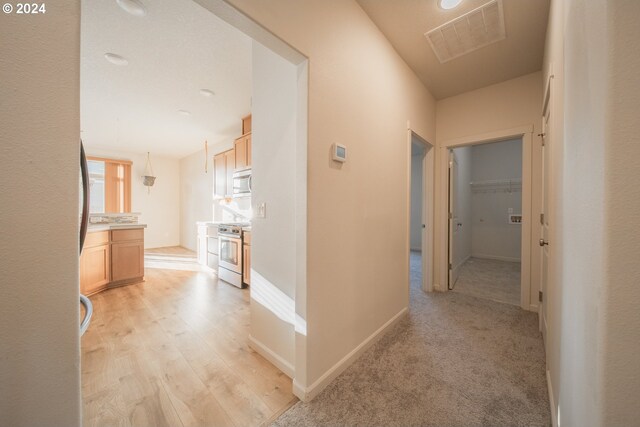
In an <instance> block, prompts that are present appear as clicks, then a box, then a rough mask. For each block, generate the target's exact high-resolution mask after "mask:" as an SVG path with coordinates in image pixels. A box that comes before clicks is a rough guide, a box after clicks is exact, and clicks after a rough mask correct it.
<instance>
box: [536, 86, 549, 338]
mask: <svg viewBox="0 0 640 427" xmlns="http://www.w3.org/2000/svg"><path fill="white" fill-rule="evenodd" d="M547 95H549V94H547ZM550 103H551V102H550V101H549V102H547V107H546V108H545V111H544V117H543V118H542V140H543V142H544V144H543V146H542V215H541V216H540V223H541V225H542V236H540V246H541V251H542V262H541V266H542V267H541V268H542V271H541V274H540V278H541V280H540V292H541V293H540V298H539V302H540V309H539V316H540V330H541V331H542V338H543V340H544V344H545V347H546V345H547V334H548V325H549V322H548V318H547V312H548V309H549V308H548V301H547V295H548V292H547V288H548V284H549V218H550V215H549V200H550V195H549V192H550V187H549V184H550V181H551V179H550V178H551V177H550V174H551V162H550V155H551V147H550V143H551V140H552V138H551V126H549V119H550V116H551V108H550Z"/></svg>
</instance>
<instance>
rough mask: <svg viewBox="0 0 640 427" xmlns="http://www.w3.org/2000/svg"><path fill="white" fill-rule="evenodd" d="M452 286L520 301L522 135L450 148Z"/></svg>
mask: <svg viewBox="0 0 640 427" xmlns="http://www.w3.org/2000/svg"><path fill="white" fill-rule="evenodd" d="M449 212H450V215H449V217H450V218H449V264H450V268H449V281H448V287H449V290H452V291H454V292H458V293H463V294H469V295H473V296H476V297H480V298H486V299H491V300H494V301H498V302H503V303H507V304H512V305H520V295H521V255H522V253H521V252H522V251H521V249H522V248H521V246H522V139H521V138H517V139H513V140H507V141H500V142H492V143H485V144H477V145H471V146H466V147H458V148H452V149H450V150H449Z"/></svg>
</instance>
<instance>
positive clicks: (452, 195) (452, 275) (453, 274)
mask: <svg viewBox="0 0 640 427" xmlns="http://www.w3.org/2000/svg"><path fill="white" fill-rule="evenodd" d="M457 191H458V160H457V159H456V154H455V153H454V151H453V150H449V289H453V287H454V286H455V284H456V280H458V271H459V269H457V268H456V269H454V268H453V267H454V265H453V262H454V260H455V259H456V258H455V250H456V248H455V244H454V242H455V241H456V237H457V235H458V228H459V227H458V223H459V220H458V206H457V204H458V203H457V202H456V200H457Z"/></svg>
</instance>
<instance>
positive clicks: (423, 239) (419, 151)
mask: <svg viewBox="0 0 640 427" xmlns="http://www.w3.org/2000/svg"><path fill="white" fill-rule="evenodd" d="M432 148H433V146H432V145H431V144H429V143H428V142H427V141H426V140H425V139H423V138H422V137H420V136H419V135H418V134H417V133H415V132H413V131H411V130H409V152H410V168H409V169H410V173H409V204H410V208H409V236H408V242H409V244H408V246H409V285H410V288H414V289H421V290H422V291H425V292H431V291H432V290H433V199H434V196H433V194H434V153H433V151H434V150H433V149H432Z"/></svg>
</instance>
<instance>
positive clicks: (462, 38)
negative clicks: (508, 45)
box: [424, 0, 507, 63]
mask: <svg viewBox="0 0 640 427" xmlns="http://www.w3.org/2000/svg"><path fill="white" fill-rule="evenodd" d="M424 35H425V37H426V38H427V40H429V43H430V44H431V47H432V48H433V51H434V52H435V54H436V56H437V57H438V60H439V61H440V62H442V63H444V62H448V61H451V60H452V59H455V58H457V57H459V56H462V55H464V54H467V53H469V52H473V51H474V50H478V49H480V48H482V47H485V46H487V45H490V44H492V43H495V42H498V41H500V40H503V39H504V38H505V37H506V36H507V34H506V32H505V29H504V13H503V11H502V0H492V1H490V2H489V3H487V4H485V5H483V6H480V7H479V8H477V9H474V10H472V11H470V12H467V13H465V14H464V15H462V16H460V17H458V18H456V19H454V20H452V21H449V22H447V23H445V24H442V25H440V26H439V27H437V28H434V29H433V30H431V31H428V32H426V33H425V34H424Z"/></svg>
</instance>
